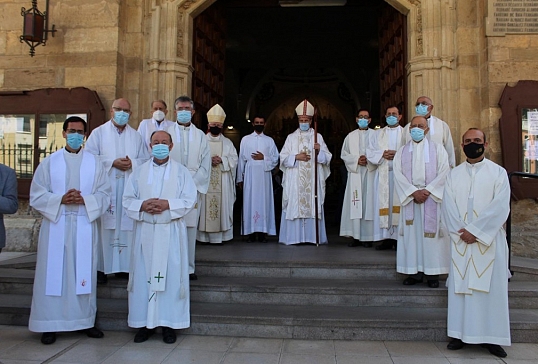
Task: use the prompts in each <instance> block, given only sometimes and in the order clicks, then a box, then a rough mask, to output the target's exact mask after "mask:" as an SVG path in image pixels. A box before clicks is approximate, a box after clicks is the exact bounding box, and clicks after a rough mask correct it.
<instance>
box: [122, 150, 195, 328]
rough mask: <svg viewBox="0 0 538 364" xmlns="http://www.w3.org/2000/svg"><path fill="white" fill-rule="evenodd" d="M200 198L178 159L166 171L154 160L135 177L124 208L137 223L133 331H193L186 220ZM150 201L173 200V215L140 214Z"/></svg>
mask: <svg viewBox="0 0 538 364" xmlns="http://www.w3.org/2000/svg"><path fill="white" fill-rule="evenodd" d="M174 147H175V145H174ZM196 197H197V192H196V186H195V184H194V182H193V180H192V177H191V176H190V173H189V172H188V170H187V169H186V168H185V167H183V166H182V165H181V164H179V163H177V162H175V161H173V160H172V159H170V160H169V161H168V162H167V163H164V164H162V165H157V164H155V163H154V162H153V160H150V161H148V162H147V163H146V164H144V165H142V166H141V167H140V168H138V169H137V170H136V171H134V172H133V174H132V175H131V177H129V180H128V181H127V185H126V187H125V193H124V195H123V203H124V205H125V208H126V209H127V214H128V215H129V217H130V218H132V219H133V220H134V221H135V243H134V246H133V249H132V256H131V267H130V270H129V283H128V286H127V290H128V292H129V316H128V320H127V321H128V325H129V326H130V327H144V326H145V327H148V328H150V329H151V328H154V327H157V326H167V327H171V328H175V329H179V328H185V327H188V326H189V325H190V318H189V312H190V306H189V264H188V238H187V227H186V224H185V221H184V217H185V216H186V214H188V213H189V211H190V210H191V209H192V208H193V206H194V204H195V202H196ZM150 198H159V199H162V200H167V201H168V205H169V209H167V210H164V211H163V212H161V213H159V214H151V213H148V212H143V211H140V209H141V206H142V204H143V202H144V201H145V200H148V199H150ZM171 307H172V308H173V309H171Z"/></svg>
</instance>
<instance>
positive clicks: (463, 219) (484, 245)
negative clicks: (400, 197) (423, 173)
mask: <svg viewBox="0 0 538 364" xmlns="http://www.w3.org/2000/svg"><path fill="white" fill-rule="evenodd" d="M442 211H443V221H444V223H445V225H446V228H447V230H448V233H449V235H450V240H451V241H450V247H451V256H452V262H451V265H450V273H449V276H448V280H447V286H448V322H447V332H448V336H450V337H453V338H458V339H461V340H462V341H463V342H466V343H469V344H480V343H488V344H497V345H510V343H511V341H510V318H509V312H508V279H509V278H510V277H511V275H510V271H509V270H508V254H509V252H508V245H507V243H506V232H505V231H504V229H503V225H504V223H505V221H506V219H507V217H508V214H509V211H510V184H509V183H508V177H507V174H506V170H505V169H504V168H502V167H501V166H499V165H497V164H495V163H493V162H491V161H489V160H487V159H485V158H484V160H482V161H481V162H478V163H475V164H470V163H468V162H464V163H462V164H460V165H459V166H457V167H456V168H454V169H453V170H452V171H451V172H450V174H449V175H448V177H447V180H446V183H445V192H444V196H443V206H442ZM460 229H466V230H467V231H468V232H470V233H471V234H473V235H474V236H475V237H476V239H477V242H476V243H473V244H466V243H465V242H463V241H462V240H461V239H460V238H459V236H460V234H459V233H458V230H460Z"/></svg>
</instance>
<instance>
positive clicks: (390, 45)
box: [379, 2, 407, 115]
mask: <svg viewBox="0 0 538 364" xmlns="http://www.w3.org/2000/svg"><path fill="white" fill-rule="evenodd" d="M406 24H407V21H406V17H405V16H404V15H403V14H401V13H400V12H398V11H397V10H396V9H394V8H393V7H392V6H390V5H389V4H387V3H386V2H384V3H383V5H382V7H381V16H380V17H379V89H380V90H379V91H380V92H379V94H380V96H381V100H380V101H381V115H385V108H386V107H388V106H390V105H396V106H398V107H399V109H400V111H401V112H402V115H405V105H407V93H406V90H407V82H406V75H405V65H406V64H407V49H406V42H407V27H406Z"/></svg>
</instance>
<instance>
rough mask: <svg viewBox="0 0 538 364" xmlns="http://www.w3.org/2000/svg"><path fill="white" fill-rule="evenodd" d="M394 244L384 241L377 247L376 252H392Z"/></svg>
mask: <svg viewBox="0 0 538 364" xmlns="http://www.w3.org/2000/svg"><path fill="white" fill-rule="evenodd" d="M393 245H394V243H393V242H392V241H389V240H383V242H382V243H381V244H379V245H378V246H376V247H375V250H391V249H392V247H393Z"/></svg>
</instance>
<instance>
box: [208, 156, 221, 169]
mask: <svg viewBox="0 0 538 364" xmlns="http://www.w3.org/2000/svg"><path fill="white" fill-rule="evenodd" d="M221 163H222V158H221V157H219V156H218V155H215V156H213V157H211V165H212V166H213V167H215V166H217V165H219V164H221Z"/></svg>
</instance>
